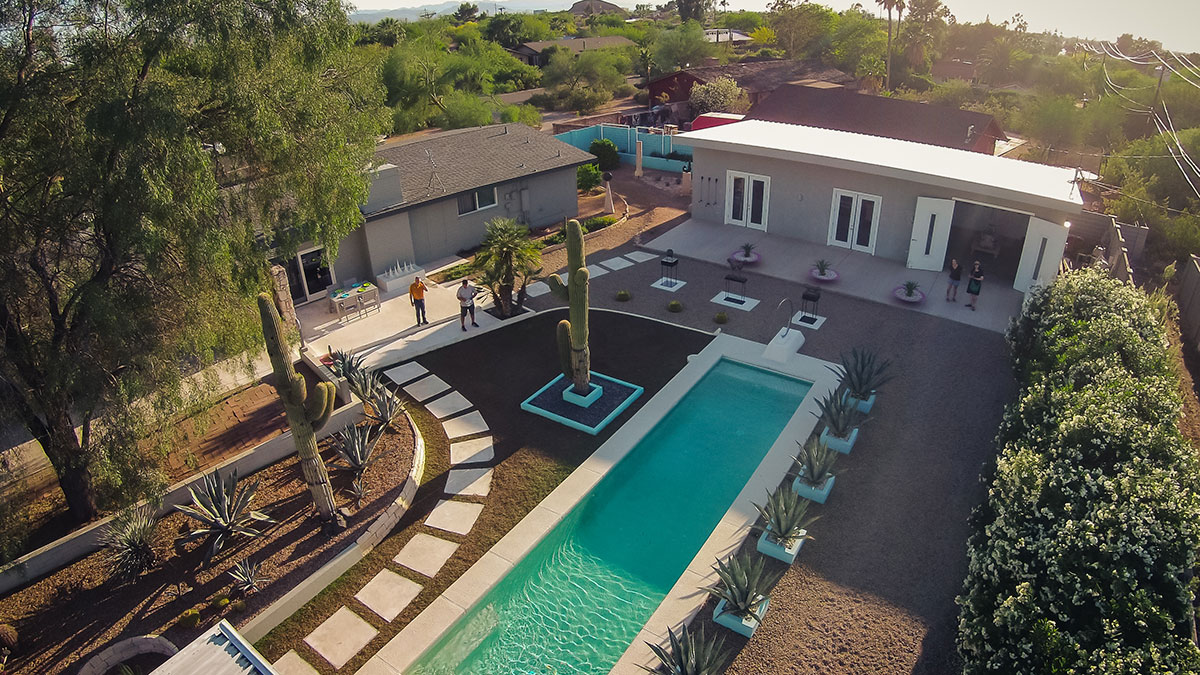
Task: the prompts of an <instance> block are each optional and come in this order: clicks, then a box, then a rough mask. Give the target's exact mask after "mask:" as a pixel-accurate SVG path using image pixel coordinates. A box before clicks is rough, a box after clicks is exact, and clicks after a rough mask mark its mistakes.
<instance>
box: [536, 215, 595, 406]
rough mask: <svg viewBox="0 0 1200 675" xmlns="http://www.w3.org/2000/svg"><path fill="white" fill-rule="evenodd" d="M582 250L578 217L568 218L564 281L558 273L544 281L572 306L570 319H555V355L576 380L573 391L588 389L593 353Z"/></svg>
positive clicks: (585, 393) (581, 231)
mask: <svg viewBox="0 0 1200 675" xmlns="http://www.w3.org/2000/svg"><path fill="white" fill-rule="evenodd" d="M589 277H590V274H589V273H588V270H587V262H586V261H585V260H584V252H583V228H582V227H580V226H579V221H578V220H569V221H567V283H565V284H564V283H563V282H562V279H560V278H559V277H558V276H557V275H555V276H552V277H549V278H548V279H547V280H546V282H547V284H549V286H550V292H551V293H553V294H554V297H556V298H558V299H560V300H563V301H565V302H566V303H567V304H568V305H569V306H570V308H571V311H570V317H571V318H570V319H569V320H568V319H563V320H562V321H559V322H558V335H557V337H558V358H559V361H560V362H561V363H562V371H563V375H566V376H567V377H569V378H571V380H572V381H573V382H574V383H575V385H574V387H573V389H574V390H575V393H576V394H579V395H581V396H585V395H587V394H588V393H589V392H590V391H591V367H592V356H591V352H590V351H589V350H588V279H589Z"/></svg>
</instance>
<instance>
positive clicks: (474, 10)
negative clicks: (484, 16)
mask: <svg viewBox="0 0 1200 675" xmlns="http://www.w3.org/2000/svg"><path fill="white" fill-rule="evenodd" d="M450 16H451V18H452V19H454V24H455V25H456V26H461V25H462V24H464V23H468V22H470V21H474V20H475V19H476V18H477V17H478V16H479V5H476V4H473V3H470V2H464V3H462V4H461V5H459V6H458V9H456V10H454V14H451V15H450Z"/></svg>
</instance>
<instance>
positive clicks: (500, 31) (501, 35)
mask: <svg viewBox="0 0 1200 675" xmlns="http://www.w3.org/2000/svg"><path fill="white" fill-rule="evenodd" d="M483 35H484V37H486V38H487V39H489V40H491V41H492V42H498V43H500V46H501V47H505V48H507V49H516V48H517V47H519V46H520V45H522V44H523V43H526V42H533V41H535V40H545V39H547V38H549V37H550V24H549V23H548V22H546V21H545V20H543V19H541V18H538V17H536V16H533V15H532V14H498V15H496V16H493V17H491V18H489V19H488V20H487V25H486V26H484V29H483Z"/></svg>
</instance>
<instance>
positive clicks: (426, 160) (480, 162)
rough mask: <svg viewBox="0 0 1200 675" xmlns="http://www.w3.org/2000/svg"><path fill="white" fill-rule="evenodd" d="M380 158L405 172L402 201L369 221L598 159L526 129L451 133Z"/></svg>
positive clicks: (403, 146) (385, 207) (504, 126)
mask: <svg viewBox="0 0 1200 675" xmlns="http://www.w3.org/2000/svg"><path fill="white" fill-rule="evenodd" d="M375 157H376V158H377V159H378V160H379V161H380V162H384V163H388V164H394V165H396V166H397V167H399V174H400V192H401V195H402V199H401V201H400V202H399V203H397V204H392V205H386V204H381V205H379V207H377V208H374V209H372V211H370V212H367V213H366V215H367V216H368V217H370V216H376V215H380V214H382V213H386V212H392V211H397V210H400V209H406V208H409V207H412V206H416V205H417V204H422V203H425V202H431V201H434V200H438V199H443V198H446V197H452V196H454V195H456V194H458V193H460V192H466V191H467V190H475V189H478V188H481V187H487V186H489V185H496V184H498V183H504V182H507V181H510V180H515V179H517V178H522V177H524V176H531V175H533V174H538V173H543V172H546V171H551V170H554V169H561V168H564V167H573V166H579V165H580V164H585V163H587V162H591V161H593V160H595V159H596V158H595V156H593V155H592V154H591V153H589V152H584V151H583V150H580V149H578V148H576V147H574V146H571V145H568V144H566V143H563V142H562V141H560V140H558V139H557V138H555V137H553V136H551V135H550V134H546V133H542V132H540V131H536V130H534V129H531V128H530V127H528V126H525V125H524V124H496V125H492V126H487V127H475V128H471V129H457V130H455V131H446V132H442V133H439V134H434V135H432V136H425V137H422V138H419V139H416V140H413V141H410V142H407V143H401V144H399V145H395V146H392V147H389V148H385V149H383V150H380V151H378V152H376V153H375Z"/></svg>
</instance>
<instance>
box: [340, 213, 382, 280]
mask: <svg viewBox="0 0 1200 675" xmlns="http://www.w3.org/2000/svg"><path fill="white" fill-rule="evenodd" d="M333 275H334V277H335V278H336V279H337V284H335V285H339V284H343V283H345V280H346V279H358V280H359V281H363V280H365V279H370V278H371V277H372V276H373V274H372V273H371V266H370V265H368V264H367V244H366V239H365V233H364V231H363V228H361V227H360V228H358V229H357V230H355V231H353V232H351V233H350V234H349V235H348V236H346V238H345V239H342V241H341V242H340V243H339V244H338V257H337V260H335V261H334V262H333Z"/></svg>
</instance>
